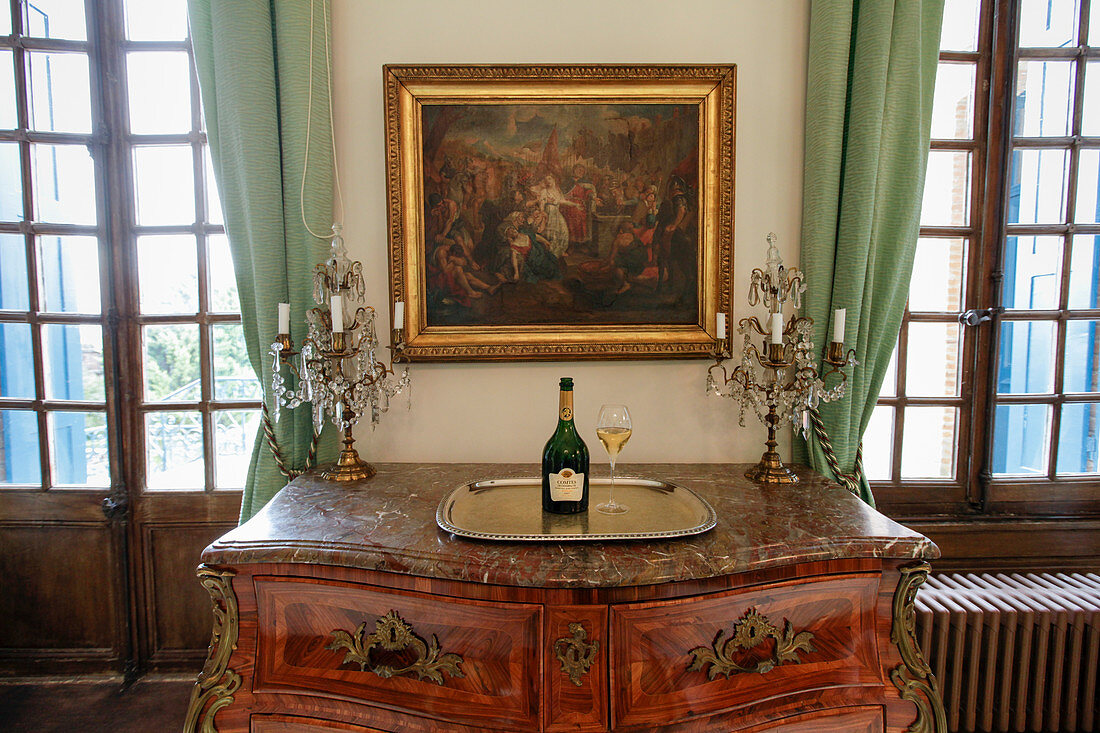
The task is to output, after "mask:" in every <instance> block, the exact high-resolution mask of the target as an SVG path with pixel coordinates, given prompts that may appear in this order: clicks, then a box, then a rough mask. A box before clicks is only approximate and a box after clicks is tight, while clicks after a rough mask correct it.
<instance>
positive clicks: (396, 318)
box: [393, 300, 405, 329]
mask: <svg viewBox="0 0 1100 733" xmlns="http://www.w3.org/2000/svg"><path fill="white" fill-rule="evenodd" d="M404 327H405V301H403V300H399V301H397V302H396V303H394V304H393V328H394V329H398V328H404Z"/></svg>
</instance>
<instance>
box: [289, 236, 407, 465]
mask: <svg viewBox="0 0 1100 733" xmlns="http://www.w3.org/2000/svg"><path fill="white" fill-rule="evenodd" d="M362 270H363V266H362V263H360V262H357V261H352V260H349V259H348V257H347V250H346V248H345V247H344V240H343V237H342V236H340V226H339V225H334V226H333V238H332V251H331V254H330V256H329V259H328V260H327V261H326V262H324V263H321V264H319V265H317V266H316V267H315V268H314V271H313V300H314V302H316V303H317V307H316V308H311V309H310V310H309V311H307V312H306V323H307V326H308V333H307V335H306V337H305V339H304V340H303V341H302V346H301V348H300V349H299V350H294V348H293V344H292V342H291V340H290V305H289V304H287V303H280V304H279V333H278V335H277V336H276V337H275V342H274V343H273V344H271V352H270V353H271V354H272V356H273V357H274V364H273V368H272V374H271V390H272V393H273V394H274V397H275V400H274V401H275V410H274V418H275V421H276V422H278V420H279V412H280V408H282V407H286V408H288V409H294V408H296V407H298V406H300V405H301V404H302V403H303V402H309V403H311V405H312V412H313V428H314V431H316V432H319V431H320V430H321V427H322V425H323V424H324V421H325V417H326V416H328V418H329V419H330V420H331V422H332V424H333V425H335V426H336V427H337V428H338V429H339V430H341V431H342V432H343V434H344V437H343V441H342V442H343V448H342V450H341V451H340V455H339V457H338V458H337V460H336V463H335V464H334V465H333V466H332V467H331V468H329V469H327V470H325V471H322V472H321V476H323V477H324V478H327V479H333V480H336V481H355V480H361V479H368V478H370V477H371V476H373V475H374V467H373V466H372V465H370V464H369V463H367V462H366V461H363V460H362V459H360V458H359V454H358V452H357V451H356V450H355V439H354V438H352V435H351V432H352V428H353V427H354V426H355V424H356V423H357V422H359V419H360V418H361V417H362V416H363V415H365V414H367V412H368V411H369V413H370V419H371V425H372V426H373V425H377V424H378V421H379V420H380V419H381V417H382V414H383V413H385V412H386V411H387V410H388V409H389V400H390V398H391V397H393V396H394V395H396V394H398V393H399V392H401V391H402V390H404V389H406V388H407V387H408V386H409V370H408V368H406V369H405V370H404V371H403V373H402V374H401V376H400V377H398V376H397V374H396V372H395V371H394V369H393V363H392V360H391V363H390V365H387V364H385V363H383V361H381V360H379V358H378V333H377V331H376V330H375V325H374V315H375V312H374V308H373V307H371V306H364V305H362V304H363V298H364V295H365V287H364V281H363V272H362ZM345 303H347V304H349V305H350V308H351V309H352V310H353V317H352V321H351V323H350V324H348V323H347V322H346V320H345V318H344V311H345ZM326 306H328V307H326ZM397 341H400V338H399V337H398V339H397ZM396 348H397V349H398V350H399V349H400V343H398V345H397V347H396ZM295 357H297V361H296V360H295ZM284 365H286V366H287V367H289V369H290V371H291V372H292V373H293V375H294V377H296V378H297V388H296V389H290V388H289V387H288V386H287V384H286V380H285V379H284V377H283V374H282V367H283V366H284Z"/></svg>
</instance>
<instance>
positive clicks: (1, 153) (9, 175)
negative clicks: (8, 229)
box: [0, 143, 23, 221]
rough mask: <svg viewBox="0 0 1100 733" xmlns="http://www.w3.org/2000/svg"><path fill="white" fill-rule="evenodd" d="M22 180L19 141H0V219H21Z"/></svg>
mask: <svg viewBox="0 0 1100 733" xmlns="http://www.w3.org/2000/svg"><path fill="white" fill-rule="evenodd" d="M22 181H23V173H22V168H21V167H20V165H19V143H0V221H22V220H23V183H22Z"/></svg>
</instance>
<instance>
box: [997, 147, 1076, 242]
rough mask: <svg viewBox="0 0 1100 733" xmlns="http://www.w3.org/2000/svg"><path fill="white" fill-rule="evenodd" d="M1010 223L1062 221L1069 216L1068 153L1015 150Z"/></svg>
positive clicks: (1054, 222)
mask: <svg viewBox="0 0 1100 733" xmlns="http://www.w3.org/2000/svg"><path fill="white" fill-rule="evenodd" d="M1011 175H1012V178H1011V180H1010V182H1009V183H1010V188H1009V196H1008V223H1009V224H1061V223H1063V222H1064V221H1065V219H1066V190H1067V187H1068V185H1069V153H1068V151H1066V150H1013V151H1012V174H1011Z"/></svg>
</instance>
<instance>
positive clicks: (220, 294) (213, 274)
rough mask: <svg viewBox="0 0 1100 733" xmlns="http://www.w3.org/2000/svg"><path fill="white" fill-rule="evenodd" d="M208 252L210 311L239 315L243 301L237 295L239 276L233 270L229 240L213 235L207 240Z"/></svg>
mask: <svg viewBox="0 0 1100 733" xmlns="http://www.w3.org/2000/svg"><path fill="white" fill-rule="evenodd" d="M206 252H207V256H208V257H209V259H210V266H209V269H208V270H207V280H208V281H209V283H210V310H212V311H214V312H215V313H239V312H240V310H241V300H240V297H239V296H238V294H237V276H236V274H235V272H234V269H233V254H232V253H231V252H230V251H229V238H228V237H226V236H225V235H224V234H214V235H211V236H210V237H209V238H208V239H207V240H206Z"/></svg>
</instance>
